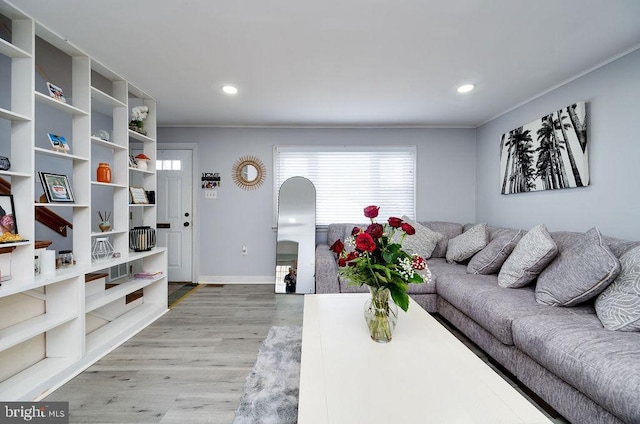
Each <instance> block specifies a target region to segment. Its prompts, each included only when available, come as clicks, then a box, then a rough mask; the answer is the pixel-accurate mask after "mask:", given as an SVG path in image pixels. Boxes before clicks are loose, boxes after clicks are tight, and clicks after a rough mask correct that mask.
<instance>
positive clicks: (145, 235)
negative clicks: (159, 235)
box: [129, 227, 156, 252]
mask: <svg viewBox="0 0 640 424" xmlns="http://www.w3.org/2000/svg"><path fill="white" fill-rule="evenodd" d="M154 247H156V230H155V229H154V228H151V227H133V229H132V230H131V231H129V249H131V250H133V251H134V252H146V251H147V250H151V249H153V248H154Z"/></svg>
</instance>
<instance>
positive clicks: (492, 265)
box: [467, 231, 523, 275]
mask: <svg viewBox="0 0 640 424" xmlns="http://www.w3.org/2000/svg"><path fill="white" fill-rule="evenodd" d="M522 235H523V231H514V232H513V233H512V234H504V235H500V236H498V237H496V238H494V239H493V240H491V241H490V242H489V244H487V246H486V247H485V248H484V249H482V250H481V251H479V252H478V253H476V254H475V255H473V258H471V261H469V264H468V265H467V272H468V273H469V274H483V275H488V274H497V273H498V271H500V268H501V267H502V264H504V261H506V260H507V258H508V257H509V255H510V254H511V252H513V249H514V248H515V247H516V245H517V244H518V242H519V241H520V239H521V238H522Z"/></svg>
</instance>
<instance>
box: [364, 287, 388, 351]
mask: <svg viewBox="0 0 640 424" xmlns="http://www.w3.org/2000/svg"><path fill="white" fill-rule="evenodd" d="M369 289H370V291H371V308H373V311H372V312H373V316H371V317H370V319H368V320H367V325H368V327H369V334H370V335H371V338H372V339H373V340H375V341H378V342H388V341H390V340H391V332H392V330H393V324H392V323H390V321H389V319H390V316H389V315H390V314H391V313H392V311H391V310H390V308H389V290H387V289H385V288H381V289H378V288H375V287H371V286H370V287H369Z"/></svg>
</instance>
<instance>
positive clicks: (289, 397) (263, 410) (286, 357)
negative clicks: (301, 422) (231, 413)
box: [233, 326, 302, 424]
mask: <svg viewBox="0 0 640 424" xmlns="http://www.w3.org/2000/svg"><path fill="white" fill-rule="evenodd" d="M301 347H302V328H301V327H293V326H290V327H271V328H270V329H269V334H267V338H266V339H265V340H264V342H262V345H261V346H260V350H259V351H258V359H256V363H255V365H254V366H253V369H252V370H251V372H250V373H249V376H248V377H247V382H246V383H245V386H244V393H243V394H242V398H241V399H240V406H239V407H238V409H237V410H236V416H235V419H234V420H233V423H234V424H249V423H251V424H255V423H260V424H284V423H297V422H298V388H299V385H300V356H301V352H302V349H301Z"/></svg>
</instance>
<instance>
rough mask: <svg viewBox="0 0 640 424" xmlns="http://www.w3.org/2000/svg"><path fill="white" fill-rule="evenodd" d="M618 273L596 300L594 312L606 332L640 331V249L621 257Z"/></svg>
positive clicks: (637, 248)
mask: <svg viewBox="0 0 640 424" xmlns="http://www.w3.org/2000/svg"><path fill="white" fill-rule="evenodd" d="M620 266H621V270H620V274H618V277H616V279H615V281H614V282H613V283H612V284H611V285H610V286H609V287H607V288H606V289H605V290H604V291H603V292H602V294H601V295H600V296H598V298H597V299H596V305H595V306H596V313H597V314H598V318H599V319H600V321H601V322H602V324H603V325H604V327H605V328H606V329H609V330H620V331H640V247H635V248H633V249H631V250H629V251H628V252H627V253H625V254H624V255H622V257H621V258H620Z"/></svg>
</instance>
